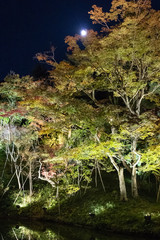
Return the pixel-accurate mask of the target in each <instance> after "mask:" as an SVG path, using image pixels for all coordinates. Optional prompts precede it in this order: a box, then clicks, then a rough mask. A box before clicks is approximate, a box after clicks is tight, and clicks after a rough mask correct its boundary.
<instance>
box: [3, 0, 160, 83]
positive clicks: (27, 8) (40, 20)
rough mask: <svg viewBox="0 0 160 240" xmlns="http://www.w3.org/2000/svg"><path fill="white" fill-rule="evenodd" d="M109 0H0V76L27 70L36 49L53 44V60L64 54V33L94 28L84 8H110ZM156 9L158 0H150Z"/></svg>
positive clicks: (68, 33)
mask: <svg viewBox="0 0 160 240" xmlns="http://www.w3.org/2000/svg"><path fill="white" fill-rule="evenodd" d="M110 2H111V0H0V30H1V31H0V32H1V34H0V80H1V81H2V79H3V78H4V77H5V76H6V75H7V74H8V73H9V72H10V71H14V72H15V73H19V74H20V75H26V74H31V73H32V72H33V70H34V69H35V67H36V65H37V61H36V60H35V59H33V57H34V56H35V54H36V53H38V52H44V51H47V50H49V49H50V46H51V45H54V47H56V51H55V57H56V60H57V61H60V60H62V59H63V58H65V54H66V46H65V44H64V38H65V36H67V35H74V34H76V33H78V34H79V33H80V31H81V29H83V28H86V29H91V28H93V29H95V30H96V26H95V25H92V22H91V20H90V18H89V14H88V11H90V10H91V8H92V5H93V4H96V5H97V6H102V7H103V9H104V10H108V9H109V8H110ZM152 6H153V8H156V9H160V0H152Z"/></svg>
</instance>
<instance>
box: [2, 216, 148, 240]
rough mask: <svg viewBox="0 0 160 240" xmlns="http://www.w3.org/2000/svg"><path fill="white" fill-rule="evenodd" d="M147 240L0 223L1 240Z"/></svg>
mask: <svg viewBox="0 0 160 240" xmlns="http://www.w3.org/2000/svg"><path fill="white" fill-rule="evenodd" d="M135 239H136V240H146V239H147V238H143V237H141V238H138V237H137V236H136V237H135V236H134V237H132V236H125V235H118V234H114V233H111V232H108V233H105V234H103V233H101V232H99V231H95V230H92V229H86V228H83V227H73V226H66V225H57V224H54V223H42V222H29V221H25V222H16V223H13V222H5V221H2V220H1V221H0V240H135Z"/></svg>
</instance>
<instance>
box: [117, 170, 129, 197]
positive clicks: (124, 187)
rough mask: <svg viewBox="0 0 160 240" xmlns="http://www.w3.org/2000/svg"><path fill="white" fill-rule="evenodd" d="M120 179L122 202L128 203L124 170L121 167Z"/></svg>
mask: <svg viewBox="0 0 160 240" xmlns="http://www.w3.org/2000/svg"><path fill="white" fill-rule="evenodd" d="M118 178H119V188H120V200H121V201H127V200H128V199H127V191H126V185H125V179H124V168H123V167H120V168H119V171H118Z"/></svg>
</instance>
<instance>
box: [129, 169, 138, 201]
mask: <svg viewBox="0 0 160 240" xmlns="http://www.w3.org/2000/svg"><path fill="white" fill-rule="evenodd" d="M131 192H132V197H134V198H137V197H138V187H137V175H136V166H133V168H132V174H131Z"/></svg>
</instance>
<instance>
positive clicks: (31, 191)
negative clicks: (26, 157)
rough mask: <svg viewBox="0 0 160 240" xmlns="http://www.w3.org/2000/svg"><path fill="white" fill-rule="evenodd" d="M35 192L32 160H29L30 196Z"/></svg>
mask: <svg viewBox="0 0 160 240" xmlns="http://www.w3.org/2000/svg"><path fill="white" fill-rule="evenodd" d="M32 194H33V183H32V161H31V160H30V161H29V196H30V197H31V196H32Z"/></svg>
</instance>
